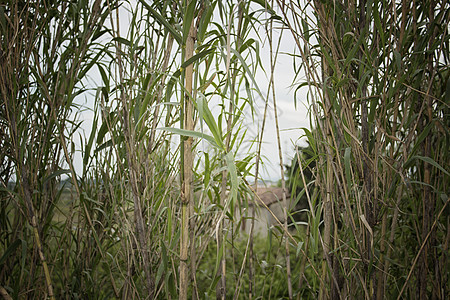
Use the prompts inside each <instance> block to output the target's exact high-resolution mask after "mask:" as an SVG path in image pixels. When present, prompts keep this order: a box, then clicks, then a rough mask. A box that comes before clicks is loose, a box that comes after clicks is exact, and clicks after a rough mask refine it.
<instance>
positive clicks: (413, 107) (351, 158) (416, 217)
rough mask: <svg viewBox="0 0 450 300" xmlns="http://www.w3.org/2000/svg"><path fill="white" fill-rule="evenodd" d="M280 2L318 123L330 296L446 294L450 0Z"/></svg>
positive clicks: (325, 289)
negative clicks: (295, 46) (309, 13)
mask: <svg viewBox="0 0 450 300" xmlns="http://www.w3.org/2000/svg"><path fill="white" fill-rule="evenodd" d="M280 6H281V7H282V8H283V14H284V16H285V18H284V20H285V21H286V25H287V26H288V27H289V29H290V31H291V32H292V34H293V36H294V38H295V39H296V42H297V50H298V51H299V53H300V56H301V59H302V66H304V67H305V68H306V77H307V82H306V84H307V86H308V87H309V91H310V94H309V95H310V103H311V104H310V105H311V107H312V117H313V120H314V124H315V129H314V131H313V132H311V133H310V132H307V138H308V140H309V143H310V145H311V146H312V148H313V149H314V151H315V153H316V155H317V158H318V165H317V168H316V170H315V172H316V176H317V178H316V183H315V186H316V187H318V189H319V191H320V198H319V200H320V202H321V203H322V214H323V222H324V226H323V230H322V232H321V234H320V236H319V237H320V238H321V244H322V248H323V255H324V263H323V264H322V265H321V266H320V265H318V266H317V267H318V268H320V269H322V284H321V287H320V293H319V296H320V297H321V298H336V297H339V298H346V297H350V298H363V297H364V298H367V299H369V298H371V299H384V298H402V297H406V298H415V297H417V298H421V299H423V298H428V297H433V298H437V299H443V298H445V297H446V296H445V295H446V294H448V288H447V287H446V281H447V279H448V271H446V270H447V269H448V258H447V254H446V252H447V251H448V246H447V244H448V243H447V242H446V241H447V240H448V233H447V232H446V231H447V230H446V228H447V226H448V222H449V216H448V214H447V213H445V212H446V211H448V208H447V205H448V201H449V200H448V195H447V186H448V179H449V173H448V166H449V160H448V154H447V152H448V151H447V150H446V149H447V148H448V135H447V132H448V125H449V124H448V117H447V112H448V103H446V101H445V100H444V99H447V98H448V90H446V89H445V88H444V87H447V86H448V84H449V83H448V72H449V69H448V59H449V57H448V41H447V40H448V34H449V32H448V22H449V15H448V12H449V6H448V3H445V1H437V2H433V1H425V2H421V3H418V2H412V3H411V2H408V1H402V2H395V1H360V2H358V3H350V2H349V3H344V2H340V1H314V2H311V3H309V4H296V3H293V2H292V3H290V4H288V5H285V4H284V3H280ZM307 10H312V11H313V12H314V18H311V15H308V14H307V13H305V11H307ZM298 72H301V70H300V69H299V70H298ZM303 86H305V85H299V88H302V87H303ZM438 245H441V246H438Z"/></svg>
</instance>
